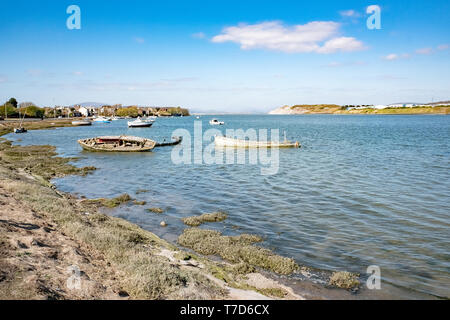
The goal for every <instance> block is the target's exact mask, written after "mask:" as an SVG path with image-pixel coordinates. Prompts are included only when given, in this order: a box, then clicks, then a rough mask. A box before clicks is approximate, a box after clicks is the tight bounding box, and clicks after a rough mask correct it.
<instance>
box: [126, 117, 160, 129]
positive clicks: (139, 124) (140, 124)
mask: <svg viewBox="0 0 450 320" xmlns="http://www.w3.org/2000/svg"><path fill="white" fill-rule="evenodd" d="M153 122H154V121H153V120H142V119H141V118H140V117H138V118H137V119H136V120H134V121H128V127H130V128H148V127H151V126H152V124H153Z"/></svg>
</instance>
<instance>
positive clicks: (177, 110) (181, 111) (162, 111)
mask: <svg viewBox="0 0 450 320" xmlns="http://www.w3.org/2000/svg"><path fill="white" fill-rule="evenodd" d="M46 109H49V110H48V113H49V114H50V115H51V113H52V112H53V113H54V114H55V115H58V116H70V117H92V116H100V115H101V116H114V115H120V114H121V113H124V112H125V113H126V111H129V113H130V114H129V115H132V116H142V117H145V116H159V117H164V116H187V115H189V111H188V110H187V109H185V108H181V107H142V106H122V105H120V104H116V105H112V106H111V105H104V106H96V105H92V106H88V105H74V106H70V107H68V106H56V107H55V108H46ZM127 115H128V114H127Z"/></svg>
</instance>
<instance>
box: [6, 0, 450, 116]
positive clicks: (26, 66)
mask: <svg viewBox="0 0 450 320" xmlns="http://www.w3.org/2000/svg"><path fill="white" fill-rule="evenodd" d="M72 4H75V5H78V6H79V7H80V9H81V29H80V30H69V29H68V28H67V27H66V20H67V18H68V17H69V14H67V13H66V9H67V7H68V6H69V5H72ZM369 5H379V6H380V8H381V27H382V28H381V29H380V30H369V29H368V28H367V26H366V20H367V18H368V17H369V14H367V13H366V8H367V7H368V6H369ZM449 15H450V2H449V1H448V0H433V1H414V0H409V1H399V0H397V1H371V2H368V1H301V0H296V1H283V0H278V1H264V0H258V1H253V0H246V1H242V0H240V1H233V0H227V1H212V0H210V1H186V0H185V1H170V0H169V1H93V0H89V1H79V0H72V1H63V0H59V1H56V0H55V1H19V0H16V1H2V2H0V46H1V50H0V101H6V100H7V99H9V98H10V97H12V96H14V97H16V98H17V99H18V100H19V101H33V102H35V103H36V104H38V105H54V104H58V105H64V104H66V105H67V104H74V103H77V102H83V101H97V102H103V103H111V104H112V103H122V104H124V105H130V104H139V105H181V106H185V107H189V108H192V109H194V110H197V111H212V110H214V111H229V112H255V111H256V112H265V111H268V110H270V109H273V108H276V107H279V106H282V105H286V104H289V105H292V104H313V103H337V104H387V103H393V102H400V101H411V102H430V101H431V100H434V101H437V100H448V99H450V77H449V76H448V71H449V70H450V50H449V44H450V35H449V30H450V19H449Z"/></svg>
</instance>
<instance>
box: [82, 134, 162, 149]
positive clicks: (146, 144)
mask: <svg viewBox="0 0 450 320" xmlns="http://www.w3.org/2000/svg"><path fill="white" fill-rule="evenodd" d="M78 143H79V144H80V145H81V147H82V148H83V149H84V150H87V151H106V152H144V151H150V150H152V149H153V148H154V147H155V145H156V142H155V141H153V140H150V139H145V138H140V137H132V136H104V137H96V138H88V139H80V140H78Z"/></svg>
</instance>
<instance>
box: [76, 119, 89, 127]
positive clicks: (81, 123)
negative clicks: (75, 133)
mask: <svg viewBox="0 0 450 320" xmlns="http://www.w3.org/2000/svg"><path fill="white" fill-rule="evenodd" d="M72 125H74V126H90V125H92V122H91V121H89V120H74V121H72Z"/></svg>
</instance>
